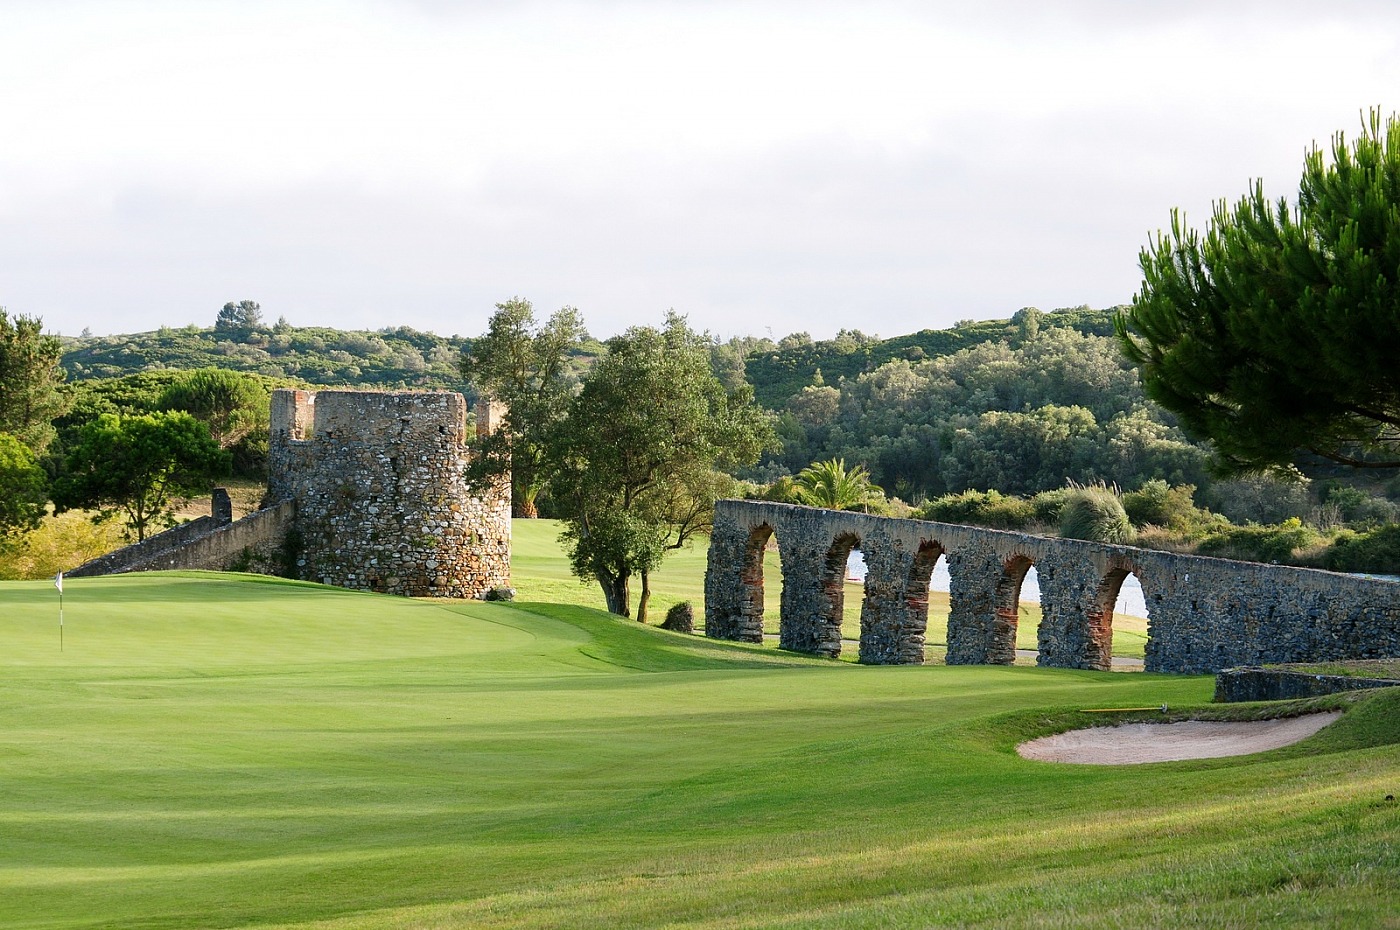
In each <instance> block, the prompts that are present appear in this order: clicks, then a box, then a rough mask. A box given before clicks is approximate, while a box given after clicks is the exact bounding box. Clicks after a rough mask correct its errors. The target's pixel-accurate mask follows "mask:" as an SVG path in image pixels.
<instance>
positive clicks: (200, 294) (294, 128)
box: [0, 0, 1400, 338]
mask: <svg viewBox="0 0 1400 930" xmlns="http://www.w3.org/2000/svg"><path fill="white" fill-rule="evenodd" d="M1398 40H1400V4H1394V3H1381V2H1374V3H1371V2H1352V3H1347V2H1337V0H1332V2H1329V3H1326V4H1324V3H1293V2H1267V3H1265V2H1261V3H1231V2H1228V0H1223V2H1213V3H1212V2H1191V0H1185V2H1172V3H1161V4H1158V3H1139V2H1133V3H1128V2H1108V0H1082V2H1061V3H1056V2H1034V0H1028V2H1005V3H994V2H992V3H989V2H983V3H969V2H967V0H961V2H958V3H896V2H884V3H882V2H860V3H826V4H824V3H820V2H811V0H807V2H792V3H782V2H766V3H765V2H747V3H723V2H675V3H662V2H635V3H629V2H579V3H560V2H539V3H529V2H525V3H508V2H501V0H483V2H448V0H419V2H411V0H401V2H392V0H379V2H371V0H363V2H356V0H319V2H317V0H276V2H268V3H261V2H254V0H236V2H218V0H202V2H190V0H179V2H169V3H165V2H158V0H149V2H119V0H117V2H114V0H99V2H86V3H84V2H66V0H38V2H28V0H0V127H3V139H2V140H0V306H5V307H7V308H8V309H9V310H10V311H11V312H12V313H22V314H26V315H29V316H40V317H42V318H43V320H44V323H45V326H46V328H48V329H50V330H52V331H56V332H62V333H67V334H77V333H78V332H79V331H80V330H82V329H83V328H84V327H88V328H90V329H91V330H92V331H93V332H94V333H97V334H105V333H117V332H136V331H141V330H149V329H154V328H156V327H157V326H160V325H162V324H167V325H174V326H180V325H184V324H186V323H197V324H200V325H203V326H208V325H212V323H213V320H214V315H215V313H216V312H217V311H218V309H219V307H221V306H222V305H223V304H224V302H225V301H229V300H242V299H252V300H257V301H259V302H260V303H261V304H262V307H263V312H264V314H265V315H266V316H267V317H268V318H269V319H270V320H274V319H276V318H277V317H278V316H285V317H286V318H287V320H288V321H289V322H291V323H293V324H294V325H334V326H340V327H347V328H351V327H353V328H370V329H378V328H380V327H384V326H398V325H409V326H413V327H416V328H419V329H428V330H433V331H435V332H439V333H442V334H452V333H461V334H463V335H475V334H477V333H480V332H481V331H482V330H483V329H484V326H485V322H486V319H487V317H488V316H489V315H490V313H491V312H492V309H493V305H494V304H495V303H496V302H498V301H501V300H505V299H506V298H509V297H511V296H513V295H519V296H522V297H526V298H529V299H530V300H532V301H534V303H535V306H536V309H537V311H539V312H540V314H541V315H542V316H543V315H547V314H548V313H549V312H551V311H553V310H554V309H556V308H558V307H559V306H561V305H563V304H573V305H575V306H577V307H578V308H579V309H580V310H581V311H582V313H583V315H584V318H585V320H586V322H587V324H588V326H589V328H590V329H591V330H592V331H593V333H594V334H595V335H599V336H607V335H610V334H612V333H615V332H618V331H620V330H621V329H623V328H625V327H626V326H629V325H633V324H638V323H647V324H656V323H659V322H660V321H661V319H662V315H663V313H664V312H665V310H666V309H667V308H675V309H676V310H678V311H681V312H682V313H685V314H688V315H689V317H690V320H691V322H692V324H693V325H694V326H696V327H697V328H702V329H708V330H710V331H711V332H713V333H715V334H716V335H721V336H729V335H735V334H754V335H765V334H771V335H773V336H775V337H780V336H782V335H784V334H786V333H789V332H793V331H798V330H806V331H809V332H811V333H812V334H813V335H814V336H816V337H818V338H823V337H829V336H831V335H832V334H834V333H835V332H836V331H837V330H838V329H841V328H858V329H861V330H864V331H866V332H876V333H879V334H881V335H885V336H893V335H898V334H901V333H907V332H912V331H914V330H918V329H924V328H930V327H933V328H940V327H945V326H949V325H952V324H953V323H954V322H956V321H957V320H960V319H987V318H994V317H1007V316H1010V315H1011V314H1012V313H1014V312H1015V311H1016V310H1017V309H1018V308H1020V307H1023V306H1038V307H1040V308H1041V309H1043V310H1050V309H1053V308H1056V307H1064V306H1075V305H1079V304H1089V305H1091V306H1095V307H1102V306H1111V305H1114V304H1119V303H1124V302H1127V301H1128V300H1130V299H1131V297H1132V295H1133V293H1134V292H1135V291H1136V289H1137V287H1138V282H1139V276H1138V270H1137V254H1138V250H1139V249H1140V248H1141V247H1142V246H1143V245H1144V244H1145V243H1146V242H1147V241H1148V237H1149V235H1150V234H1151V233H1152V232H1153V231H1155V230H1157V229H1159V228H1162V227H1163V226H1165V225H1166V224H1167V222H1168V219H1169V214H1170V211H1171V209H1172V208H1173V207H1180V208H1182V209H1183V210H1184V211H1185V212H1186V214H1187V219H1188V222H1191V223H1192V224H1193V225H1197V226H1199V225H1203V224H1204V222H1205V221H1206V220H1207V219H1208V217H1209V211H1210V205H1211V203H1212V202H1213V201H1215V200H1217V199H1219V198H1222V197H1225V198H1230V199H1234V198H1236V197H1238V196H1239V195H1241V194H1242V193H1243V192H1244V191H1245V189H1246V187H1247V185H1248V183H1249V180H1250V179H1251V178H1254V177H1260V178H1263V180H1264V182H1265V186H1266V189H1267V190H1268V191H1269V192H1270V193H1271V194H1273V195H1275V196H1279V195H1288V196H1290V197H1291V196H1292V195H1293V194H1294V192H1295V191H1296V186H1297V181H1298V177H1299V174H1300V170H1301V166H1302V159H1303V154H1304V152H1305V151H1306V149H1307V148H1309V147H1310V146H1311V144H1312V143H1313V142H1314V141H1317V142H1318V143H1320V144H1322V145H1324V146H1325V145H1326V144H1328V141H1329V139H1330V137H1331V136H1332V134H1333V133H1334V132H1336V131H1337V130H1345V131H1346V132H1347V133H1348V134H1354V132H1355V130H1356V129H1357V128H1358V127H1359V126H1360V124H1361V114H1362V112H1363V111H1365V110H1367V109H1368V108H1370V107H1375V106H1379V107H1381V108H1383V109H1384V110H1385V112H1387V113H1389V112H1391V111H1393V110H1395V109H1397V108H1400V99H1397V98H1398V97H1400V94H1398V93H1397V91H1400V48H1397V41H1398Z"/></svg>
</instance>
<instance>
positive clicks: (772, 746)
mask: <svg viewBox="0 0 1400 930" xmlns="http://www.w3.org/2000/svg"><path fill="white" fill-rule="evenodd" d="M66 593H67V596H66V605H65V606H66V626H65V648H64V651H63V652H59V651H58V630H57V624H56V619H57V618H56V610H55V608H56V606H57V604H56V598H55V592H54V590H53V587H52V585H50V584H48V583H6V584H3V585H0V606H2V607H3V609H2V610H0V676H3V677H2V678H0V680H2V681H3V686H0V785H2V786H3V799H4V800H3V805H0V926H4V927H6V928H67V927H123V928H188V927H206V926H211V927H212V926H217V927H258V928H296V930H310V928H318V930H320V928H324V930H329V928H343V930H348V928H370V927H373V928H379V927H396V928H426V927H432V928H477V927H487V928H496V927H511V928H530V927H573V928H626V927H677V928H680V927H684V928H691V930H721V928H742V927H769V926H775V927H818V928H838V927H840V928H857V927H859V928H865V927H869V928H875V927H909V926H935V925H936V926H971V927H1077V926H1088V927H1113V926H1133V927H1153V926H1160V927H1180V926H1186V925H1201V926H1251V925H1258V924H1264V923H1268V924H1269V925H1270V926H1275V927H1288V926H1297V927H1303V926H1307V927H1326V926H1335V927H1344V926H1345V927H1355V926H1387V925H1390V926H1393V925H1395V920H1394V913H1395V911H1394V906H1393V903H1394V900H1395V895H1396V894H1397V892H1400V812H1398V811H1397V808H1396V805H1395V804H1394V803H1393V802H1389V803H1388V802H1385V801H1384V800H1383V798H1384V796H1385V795H1386V794H1388V793H1389V794H1393V793H1396V788H1397V787H1400V753H1397V751H1396V748H1395V745H1394V744H1395V743H1396V741H1397V740H1400V701H1397V700H1396V699H1395V696H1393V695H1389V694H1386V693H1379V692H1378V693H1375V694H1374V695H1369V696H1367V697H1365V698H1363V699H1362V700H1360V701H1358V702H1357V703H1356V704H1355V705H1354V706H1352V708H1351V710H1350V711H1349V712H1348V713H1347V715H1346V716H1345V717H1344V718H1343V720H1342V721H1341V722H1340V723H1338V724H1337V725H1334V726H1333V727H1331V728H1329V729H1328V730H1325V731H1323V732H1322V733H1321V734H1319V735H1318V736H1317V737H1314V738H1313V739H1311V740H1309V741H1306V742H1304V743H1302V744H1299V745H1297V746H1295V747H1291V748H1289V749H1285V750H1280V751H1276V752H1272V753H1267V754H1263V755H1259V756H1252V757H1242V758H1238V759H1224V760H1213V761H1205V762H1197V763H1171V764H1161V765H1148V766H1138V767H1133V768H1108V767H1096V766H1056V765H1051V764H1045V763H1032V762H1027V761H1025V760H1022V759H1020V758H1019V757H1018V756H1016V755H1015V753H1014V749H1013V747H1014V744H1015V743H1016V742H1017V741H1018V740H1020V739H1022V738H1025V737H1027V736H1030V735H1036V734H1039V733H1044V732H1049V731H1053V730H1056V729H1061V728H1064V727H1066V726H1070V725H1073V724H1074V723H1075V722H1076V721H1079V720H1082V719H1088V717H1089V716H1090V715H1086V714H1081V713H1079V709H1080V708H1089V707H1119V706H1140V705H1141V706H1145V705H1153V704H1158V703H1161V702H1164V701H1165V702H1168V703H1170V704H1172V705H1173V706H1175V705H1180V704H1187V703H1190V702H1197V701H1203V700H1205V699H1206V698H1207V697H1208V696H1209V694H1210V690H1211V682H1210V680H1209V679H1208V678H1203V677H1171V676H1157V675H1146V674H1142V675H1131V676H1124V675H1107V674H1100V673H1092V672H1073V671H1055V670H1047V669H1033V668H1031V669H1028V668H967V667H961V668H948V667H942V666H927V667H919V668H911V667H904V668H866V667H859V666H852V665H850V664H847V663H837V662H825V661H820V660H816V659H811V658H805V657H801V656H793V655H788V654H784V653H780V652H778V651H776V650H773V649H771V648H766V647H757V646H734V645H729V644H722V643H712V642H708V641H705V640H703V639H699V638H695V637H686V636H680V635H674V634H669V633H665V632H663V631H660V630H656V629H652V628H647V627H642V626H640V625H638V624H633V623H625V622H619V621H617V620H615V619H612V618H609V617H607V616H605V615H602V614H600V613H598V612H596V611H593V610H590V609H588V608H584V607H577V606H557V605H549V604H543V603H519V604H516V605H514V606H504V605H492V604H482V603H453V602H423V601H418V602H415V601H409V600H404V599H398V598H391V597H384V596H376V595H371V594H359V593H351V592H345V591H338V590H334V589H324V588H320V587H318V586H315V585H310V584H302V583H295V582H286V581H276V580H268V579H256V578H249V577H243V576H231V575H205V574H198V573H190V574H172V575H160V574H152V575H136V576H120V577H114V578H101V579H74V580H70V581H69V583H68V585H67V592H66ZM1387 922H1389V923H1387Z"/></svg>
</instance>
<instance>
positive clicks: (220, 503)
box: [65, 488, 233, 578]
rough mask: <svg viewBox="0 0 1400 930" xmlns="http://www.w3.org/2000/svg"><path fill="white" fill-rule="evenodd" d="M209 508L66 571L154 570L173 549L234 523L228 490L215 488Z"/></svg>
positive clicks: (73, 573)
mask: <svg viewBox="0 0 1400 930" xmlns="http://www.w3.org/2000/svg"><path fill="white" fill-rule="evenodd" d="M209 510H210V515H209V516H207V517H196V518H195V519H193V520H189V521H187V522H185V523H181V524H180V525H179V526H176V527H172V528H171V529H168V530H166V531H165V532H163V533H157V534H156V535H154V536H151V537H149V538H148V539H145V540H143V541H141V542H139V543H132V544H131V545H130V546H124V547H123V548H121V549H118V550H116V551H115V552H109V553H107V554H106V555H103V556H99V557H98V558H95V559H93V560H92V561H90V562H85V563H83V564H82V565H79V566H78V567H77V568H74V569H72V570H71V571H68V572H65V574H66V575H68V577H70V578H82V577H84V576H91V575H115V574H119V573H121V572H139V571H152V570H153V569H152V567H151V566H159V563H160V562H161V561H162V558H163V557H168V556H169V554H170V553H171V552H174V551H176V550H178V549H179V548H180V547H182V546H186V545H189V544H190V543H192V542H194V541H195V540H197V539H199V538H201V537H203V536H207V535H209V534H210V533H213V532H215V531H216V530H218V529H219V528H220V527H223V526H227V525H228V524H229V523H231V522H233V504H232V502H231V501H230V500H229V496H228V491H226V490H224V489H223V488H215V489H214V493H213V496H212V500H211V502H210V507H209ZM159 567H163V566H159Z"/></svg>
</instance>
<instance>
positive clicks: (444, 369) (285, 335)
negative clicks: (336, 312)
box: [62, 323, 469, 389]
mask: <svg viewBox="0 0 1400 930" xmlns="http://www.w3.org/2000/svg"><path fill="white" fill-rule="evenodd" d="M468 343H469V340H466V339H462V338H459V337H457V336H452V337H450V338H448V337H443V336H437V335H434V334H433V333H425V332H419V331H418V330H414V329H410V328H409V327H407V326H400V327H397V328H392V329H381V330H379V331H378V332H355V331H345V330H338V329H330V328H324V327H292V326H288V325H286V324H285V323H278V324H277V325H276V326H274V327H272V328H270V329H252V328H249V329H246V330H235V331H229V330H218V329H215V328H212V327H211V328H207V329H201V328H200V327H198V326H186V327H183V328H181V329H171V328H170V327H161V328H160V329H158V330H156V331H155V332H149V333H133V334H131V335H124V336H98V337H84V338H79V339H70V340H66V344H65V346H64V349H65V351H64V353H63V361H62V365H63V368H64V370H65V371H67V372H68V378H69V380H72V381H87V380H91V379H95V378H117V377H121V376H124V375H131V374H137V373H139V372H150V371H162V370H166V369H192V368H227V369H232V370H234V371H248V372H255V373H257V374H261V375H268V376H270V377H273V378H290V379H295V380H298V381H305V382H307V383H309V384H316V385H348V386H359V385H364V386H374V387H423V388H452V389H460V388H461V386H462V385H461V376H460V375H459V374H458V371H457V359H458V357H459V356H460V354H461V351H462V347H463V346H465V345H467V344H468Z"/></svg>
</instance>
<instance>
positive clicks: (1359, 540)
mask: <svg viewBox="0 0 1400 930" xmlns="http://www.w3.org/2000/svg"><path fill="white" fill-rule="evenodd" d="M1320 561H1321V563H1322V566H1323V567H1324V568H1330V569H1331V570H1332V571H1334V572H1369V573H1372V574H1379V575H1398V574H1400V526H1384V527H1381V528H1380V529H1378V530H1374V531H1372V532H1370V533H1350V532H1343V533H1341V534H1339V535H1338V536H1337V538H1336V539H1334V540H1333V541H1332V545H1331V546H1330V547H1329V548H1328V549H1327V550H1326V552H1324V553H1323V555H1322V559H1321V560H1320Z"/></svg>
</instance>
